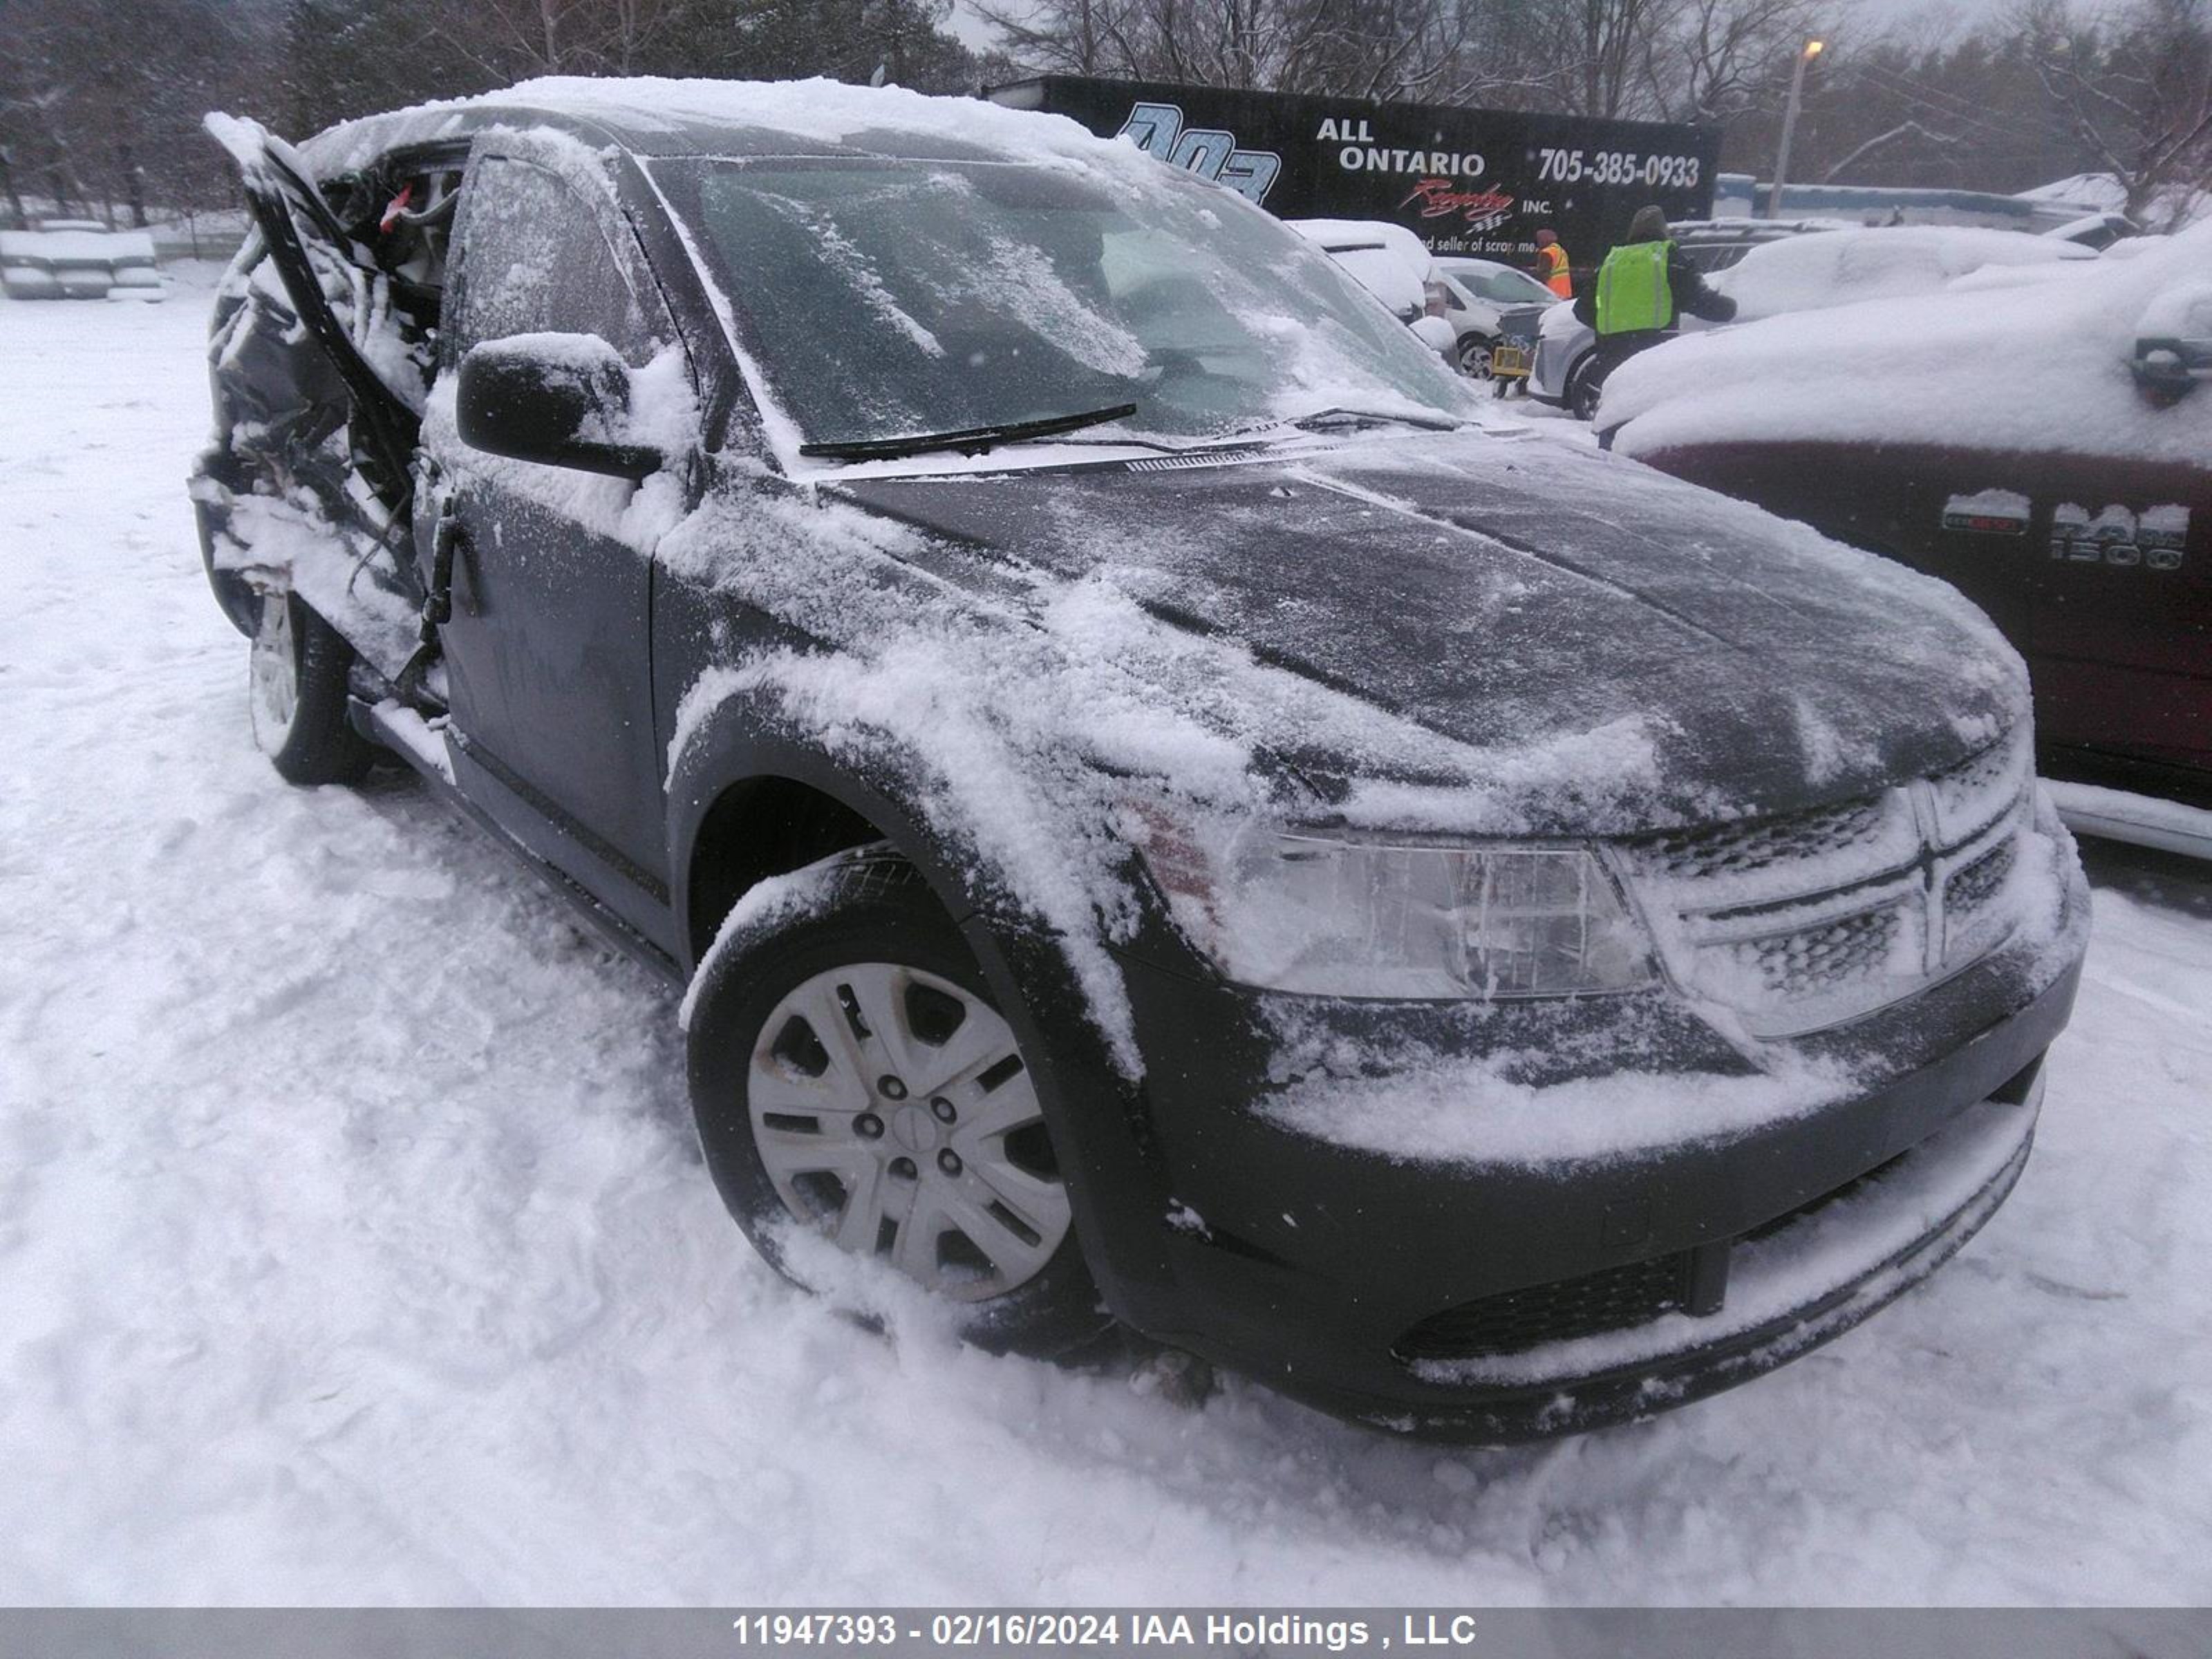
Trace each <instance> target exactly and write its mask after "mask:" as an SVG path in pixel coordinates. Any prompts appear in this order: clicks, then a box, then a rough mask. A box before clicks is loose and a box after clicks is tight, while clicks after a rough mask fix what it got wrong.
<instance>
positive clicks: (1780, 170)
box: [1766, 40, 1827, 219]
mask: <svg viewBox="0 0 2212 1659" xmlns="http://www.w3.org/2000/svg"><path fill="white" fill-rule="evenodd" d="M1826 46H1827V42H1826V41H1825V40H1808V41H1807V42H1806V43H1805V45H1804V46H1803V47H1802V49H1801V50H1800V51H1799V52H1798V53H1797V64H1796V67H1795V68H1794V69H1792V70H1790V107H1789V108H1788V109H1786V110H1784V112H1783V114H1782V149H1781V150H1780V151H1779V153H1778V154H1777V155H1776V156H1775V158H1774V182H1773V183H1772V184H1771V185H1768V186H1767V187H1766V216H1767V217H1768V218H1770V219H1778V218H1780V217H1781V216H1782V186H1783V185H1784V182H1786V181H1787V180H1788V179H1789V177H1790V140H1791V139H1793V138H1795V137H1796V136H1797V105H1798V102H1799V100H1801V99H1802V98H1803V97H1804V95H1805V65H1806V64H1809V63H1811V62H1812V61H1813V60H1814V58H1818V57H1819V56H1820V53H1821V52H1822V51H1824V50H1825V49H1826Z"/></svg>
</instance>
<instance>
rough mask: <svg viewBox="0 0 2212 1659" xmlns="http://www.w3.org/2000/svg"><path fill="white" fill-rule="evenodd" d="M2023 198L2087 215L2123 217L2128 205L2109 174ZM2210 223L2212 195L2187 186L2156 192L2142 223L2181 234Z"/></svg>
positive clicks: (2059, 183) (2076, 178)
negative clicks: (2186, 227)
mask: <svg viewBox="0 0 2212 1659" xmlns="http://www.w3.org/2000/svg"><path fill="white" fill-rule="evenodd" d="M2020 195H2021V199H2022V200H2024V201H2029V202H2045V203H2052V204H2063V205H2064V206H2067V207H2078V208H2080V209H2081V210H2082V212H2083V213H2085V214H2088V213H2121V212H2124V211H2125V210H2126V209H2127V205H2128V192H2127V190H2126V187H2125V186H2124V185H2122V184H2121V183H2120V181H2119V179H2117V178H2116V177H2114V176H2113V175H2112V173H2075V174H2073V175H2071V176H2070V177H2069V178H2064V179H2052V180H2051V182H2050V183H2049V184H2047V185H2037V186H2036V187H2035V188H2034V189H2033V190H2024V191H2021V192H2020ZM2207 219H2212V191H2204V190H2191V188H2190V187H2189V186H2188V185H2168V186H2167V187H2166V189H2164V190H2162V191H2159V192H2157V194H2156V195H2155V197H2154V199H2153V200H2152V201H2151V203H2150V204H2149V205H2148V208H2147V209H2146V210H2145V211H2144V213H2143V214H2142V222H2143V223H2145V224H2147V225H2148V226H2149V227H2151V228H2153V229H2169V228H2170V229H2174V230H2179V229H2180V228H2183V227H2184V226H2186V225H2192V224H2200V223H2202V222H2204V221H2206V220H2207Z"/></svg>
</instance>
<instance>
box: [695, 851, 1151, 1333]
mask: <svg viewBox="0 0 2212 1659" xmlns="http://www.w3.org/2000/svg"><path fill="white" fill-rule="evenodd" d="M795 881H796V882H797V885H796V886H795V887H794V889H793V890H794V891H803V893H804V894H805V897H804V899H803V901H800V902H793V903H792V904H790V905H788V906H780V907H769V910H768V913H767V915H766V918H765V919H764V920H763V921H761V922H759V923H757V924H754V925H750V926H745V925H741V926H740V927H739V929H738V936H737V937H734V938H732V939H728V940H726V941H724V942H723V944H722V945H718V947H717V948H716V950H714V951H712V952H710V953H709V956H708V960H707V962H706V963H705V964H704V965H703V966H702V969H701V970H700V975H699V984H698V987H697V989H696V993H695V995H694V998H693V1001H692V1012H691V1020H690V1033H689V1046H690V1052H689V1060H690V1082H691V1099H692V1107H693V1110H694V1113H695V1114H696V1118H697V1121H698V1127H699V1138H700V1142H701V1145H702V1148H703V1149H704V1151H705V1152H706V1157H707V1163H708V1168H709V1170H711V1171H712V1172H713V1174H714V1182H715V1184H716V1186H717V1187H718V1188H720V1191H721V1194H722V1198H723V1201H724V1202H725V1204H726V1205H727V1206H728V1207H729V1210H730V1212H731V1214H732V1217H733V1218H735V1219H736V1221H737V1223H738V1226H739V1227H740V1228H742V1229H743V1230H744V1233H745V1236H746V1237H747V1238H749V1239H750V1241H751V1242H752V1244H753V1246H754V1248H755V1249H757V1250H758V1251H759V1252H760V1253H761V1255H763V1257H765V1258H766V1259H767V1261H769V1265H771V1266H772V1267H775V1268H776V1270H777V1271H778V1272H780V1273H783V1274H784V1276H785V1277H786V1278H787V1279H792V1280H793V1283H795V1284H799V1285H802V1286H803V1287H806V1286H805V1279H804V1278H803V1277H802V1276H801V1274H800V1273H799V1272H798V1271H797V1270H796V1269H795V1268H794V1266H793V1262H792V1261H791V1259H790V1254H789V1252H788V1251H787V1249H785V1248H784V1243H783V1241H784V1239H785V1238H786V1237H787V1236H788V1230H789V1229H790V1228H791V1227H792V1226H793V1225H797V1226H800V1227H805V1228H811V1229H812V1230H814V1231H817V1232H818V1233H820V1234H821V1235H823V1237H826V1238H827V1239H829V1241H830V1242H831V1243H834V1244H835V1245H836V1247H837V1248H838V1249H842V1250H844V1251H846V1252H848V1254H850V1255H860V1256H868V1257H874V1258H878V1259H880V1260H882V1261H884V1262H885V1263H887V1264H888V1265H889V1266H890V1267H894V1268H896V1270H897V1271H898V1272H900V1273H903V1274H905V1275H906V1276H907V1277H908V1279H913V1280H915V1282H916V1283H918V1284H920V1285H922V1286H923V1287H924V1288H925V1289H927V1290H928V1291H933V1292H934V1293H936V1294H937V1295H939V1296H942V1297H945V1298H947V1299H948V1300H951V1301H953V1302H957V1303H960V1304H966V1307H967V1309H968V1310H969V1311H968V1313H967V1314H966V1316H965V1317H964V1321H963V1324H964V1330H965V1334H966V1335H967V1336H968V1338H969V1340H971V1341H974V1342H975V1343H977V1344H978V1345H979V1346H984V1347H987V1348H991V1349H994V1350H998V1351H1011V1352H1025V1353H1032V1354H1041V1355H1051V1354H1058V1353H1064V1352H1069V1351H1071V1350H1073V1349H1074V1348H1076V1347H1078V1346H1082V1345H1083V1344H1084V1343H1085V1342H1087V1341H1089V1340H1091V1339H1092V1338H1094V1337H1096V1336H1097V1334H1099V1333H1100V1332H1101V1331H1102V1330H1103V1329H1104V1328H1106V1327H1107V1325H1108V1324H1109V1323H1110V1321H1109V1320H1108V1319H1107V1318H1106V1316H1104V1315H1103V1313H1102V1312H1101V1311H1100V1310H1099V1307H1098V1297H1097V1291H1096V1290H1095V1289H1094V1287H1093V1286H1092V1284H1091V1276H1090V1273H1089V1271H1088V1269H1087V1268H1086V1267H1085V1264H1084V1261H1083V1256H1082V1252H1081V1249H1080V1248H1079V1245H1078V1243H1077V1242H1076V1237H1075V1231H1074V1225H1073V1207H1072V1206H1071V1204H1070V1202H1069V1196H1068V1189H1067V1183H1066V1177H1065V1176H1064V1174H1063V1173H1062V1170H1061V1169H1060V1160H1059V1158H1058V1155H1057V1152H1056V1149H1055V1148H1054V1144H1053V1139H1052V1135H1051V1133H1050V1131H1049V1129H1048V1127H1047V1124H1046V1121H1045V1117H1044V1110H1043V1107H1042V1103H1040V1101H1039V1099H1038V1097H1037V1088H1036V1079H1035V1077H1034V1075H1033V1074H1032V1073H1031V1072H1030V1067H1029V1065H1028V1063H1027V1061H1026V1060H1025V1059H1024V1055H1023V1054H1022V1052H1021V1046H1020V1043H1019V1042H1018V1040H1017V1038H1016V1036H1015V1035H1014V1031H1013V1028H1012V1026H1011V1025H1010V1024H1008V1023H1007V1021H1006V1018H1005V1017H1004V1016H1003V1015H1002V1014H1001V1013H1000V1012H999V1010H998V1008H997V1007H996V1006H994V1003H993V1001H992V1000H991V997H990V994H989V992H988V991H987V989H986V988H985V987H984V984H983V979H982V975H981V972H980V971H979V970H978V969H977V968H976V966H975V959H974V957H973V956H972V955H971V954H970V953H969V951H968V949H967V946H966V945H965V944H964V943H963V940H962V939H961V938H960V934H959V932H958V930H957V928H955V927H953V925H952V923H951V920H950V918H949V917H947V916H946V915H945V912H944V910H943V909H942V908H941V907H940V906H939V904H938V903H937V902H936V900H935V898H934V896H933V895H932V894H931V893H930V891H929V888H928V885H927V883H926V882H924V881H923V880H922V878H921V875H920V873H919V872H917V871H915V868H914V866H912V865H910V864H908V863H907V862H906V861H905V860H902V859H899V858H897V857H896V856H895V855H893V854H890V852H889V851H888V850H887V849H884V848H870V849H863V850H861V851H860V852H858V853H850V854H840V855H838V856H837V857H836V858H834V859H831V860H825V861H824V862H823V864H821V865H817V866H812V867H811V869H810V870H809V871H807V872H802V875H801V877H800V878H795ZM807 1288H811V1287H807Z"/></svg>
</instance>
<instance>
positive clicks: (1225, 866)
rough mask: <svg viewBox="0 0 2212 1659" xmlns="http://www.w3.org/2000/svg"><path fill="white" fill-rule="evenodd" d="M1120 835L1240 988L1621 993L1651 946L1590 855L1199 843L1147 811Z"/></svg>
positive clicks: (1282, 837)
mask: <svg viewBox="0 0 2212 1659" xmlns="http://www.w3.org/2000/svg"><path fill="white" fill-rule="evenodd" d="M1129 816H1130V820H1131V822H1130V823H1129V826H1128V827H1129V828H1130V829H1131V830H1132V831H1133V839H1134V840H1135V842H1136V843H1137V845H1138V847H1139V849H1140V850H1141V852H1142V854H1143V855H1144V860H1145V865H1146V868H1147V869H1148V870H1149V871H1150V872H1152V878H1153V879H1154V880H1155V881H1156V882H1158V884H1159V886H1160V888H1161V890H1163V891H1164V893H1165V894H1166V895H1167V897H1168V902H1169V906H1170V908H1171V909H1172V910H1173V912H1174V915H1175V918H1176V923H1177V924H1178V925H1179V926H1180V927H1182V930H1183V932H1184V933H1186V934H1187V935H1188V937H1189V938H1190V939H1191V940H1192V942H1193V943H1194V944H1195V945H1197V946H1198V947H1199V948H1200V950H1201V951H1205V953H1206V955H1207V956H1209V957H1212V959H1213V961H1214V962H1215V963H1216V964H1217V965H1218V966H1219V968H1220V969H1221V970H1222V972H1223V973H1225V975H1228V976H1229V977H1230V978H1231V979H1232V980H1234V981H1237V983H1239V984H1241V985H1250V986H1255V987H1261V988H1262V989H1267V990H1274V991H1294V992H1299V993H1303V994H1307V995H1312V996H1337V997H1376V998H1408V999H1440V998H1463V997H1477V998H1492V997H1556V996H1574V995H1577V994H1588V993H1592V992H1601V991H1627V990H1633V989H1635V988H1636V987H1639V986H1644V985H1648V984H1650V983H1651V982H1652V981H1654V980H1655V979H1656V969H1654V967H1653V963H1652V957H1651V950H1650V942H1649V940H1648V939H1646V938H1645V936H1644V931H1643V929H1642V928H1641V927H1639V926H1638V923H1637V921H1635V919H1634V918H1633V917H1632V915H1630V913H1629V909H1628V906H1627V904H1626V902H1624V900H1623V898H1622V896H1621V891H1620V887H1619V885H1618V884H1616V883H1615V882H1614V880H1613V876H1612V874H1611V872H1609V871H1607V868H1606V866H1604V865H1603V864H1602V863H1601V861H1600V860H1598V859H1597V857H1596V856H1595V854H1593V853H1591V851H1590V850H1589V848H1583V847H1571V846H1570V847H1560V846H1538V845H1530V844H1525V843H1516V842H1485V843H1480V844H1474V845H1463V846H1437V845H1419V844H1403V845H1393V844H1390V843H1388V842H1374V841H1352V840H1338V839H1332V838H1329V837H1325V836H1318V835H1309V834H1303V833H1298V832H1294V831H1287V830H1279V829H1269V828H1266V827H1262V826H1257V825H1249V824H1248V825H1246V826H1245V827H1243V829H1234V830H1226V831H1224V832H1222V833H1220V834H1218V835H1213V834H1209V833H1207V831H1206V829H1202V828H1194V827H1190V826H1187V825H1185V824H1182V823H1179V822H1178V821H1176V819H1174V818H1172V817H1170V816H1169V815H1167V814H1165V813H1164V812H1162V811H1160V810H1159V809H1158V808H1157V807H1154V806H1152V805H1146V806H1145V807H1142V808H1139V809H1134V810H1133V811H1132V812H1131V813H1130V815H1129Z"/></svg>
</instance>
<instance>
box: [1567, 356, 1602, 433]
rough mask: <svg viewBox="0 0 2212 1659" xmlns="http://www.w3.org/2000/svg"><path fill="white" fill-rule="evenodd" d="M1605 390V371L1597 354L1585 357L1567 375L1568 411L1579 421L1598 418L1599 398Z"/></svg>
mask: <svg viewBox="0 0 2212 1659" xmlns="http://www.w3.org/2000/svg"><path fill="white" fill-rule="evenodd" d="M1604 392H1605V373H1604V371H1603V370H1602V369H1601V368H1599V367H1598V365H1597V359H1596V358H1595V356H1590V357H1585V358H1583V360H1582V362H1579V363H1577V364H1576V365H1575V368H1574V373H1573V374H1570V375H1568V376H1567V412H1568V413H1569V414H1571V415H1572V416H1574V417H1575V418H1576V419H1577V420H1578V421H1594V420H1595V419H1596V418H1597V403H1598V398H1600V397H1601V396H1602V395H1603V394H1604Z"/></svg>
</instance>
